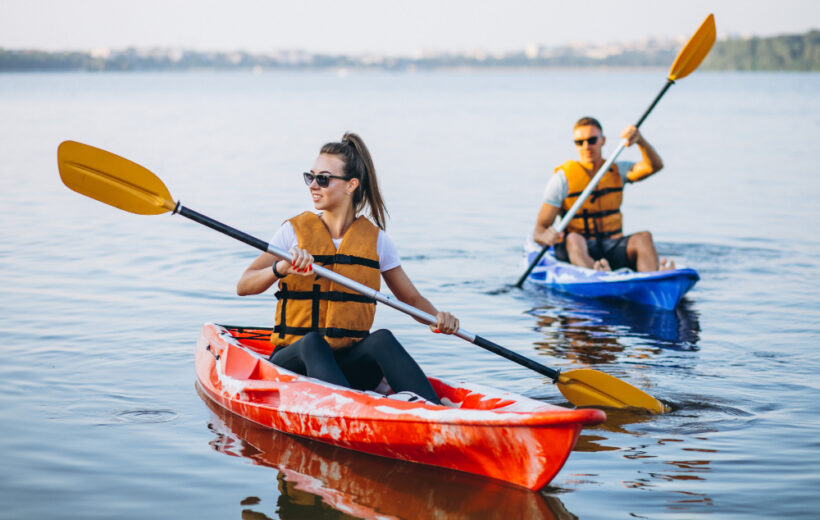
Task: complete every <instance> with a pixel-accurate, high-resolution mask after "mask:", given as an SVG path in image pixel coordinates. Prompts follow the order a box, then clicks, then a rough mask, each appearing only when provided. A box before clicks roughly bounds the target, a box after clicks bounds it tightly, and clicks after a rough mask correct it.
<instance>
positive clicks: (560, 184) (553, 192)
mask: <svg viewBox="0 0 820 520" xmlns="http://www.w3.org/2000/svg"><path fill="white" fill-rule="evenodd" d="M615 164H616V165H617V166H618V173H619V174H620V175H621V180H623V181H624V182H626V181H627V179H626V176H627V175H628V174H629V170H631V169H632V167H633V166H635V163H634V162H632V161H616V162H615ZM596 173H597V172H596ZM567 195H569V182H567V174H566V173H564V170H559V171H558V172H556V173H555V174H554V175H551V176H550V180H549V181H547V186H546V187H545V188H544V204H549V205H550V206H555V207H556V208H560V207H561V206H562V205H563V204H564V199H565V198H567Z"/></svg>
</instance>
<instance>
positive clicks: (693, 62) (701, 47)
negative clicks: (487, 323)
mask: <svg viewBox="0 0 820 520" xmlns="http://www.w3.org/2000/svg"><path fill="white" fill-rule="evenodd" d="M714 43H715V17H714V15H711V14H710V15H709V16H707V17H706V19H705V20H704V21H703V23H702V24H700V27H699V28H698V30H697V31H695V34H693V35H692V37H691V38H689V41H688V42H686V45H684V46H683V49H681V50H680V52H679V53H678V56H677V58H675V61H674V63H672V68H671V69H669V77H668V78H667V79H666V85H664V87H663V88H662V89H661V91H660V92H659V93H658V95H657V96H655V100H654V101H652V104H651V105H649V108H647V109H646V111H645V112H644V113H643V115H642V116H641V118H640V119H638V122H637V123H635V127H636V128H639V127H640V126H641V124H642V123H643V122H644V119H646V117H647V116H648V115H649V113H650V112H652V109H653V108H655V105H657V104H658V101H660V100H661V98H662V97H663V95H664V94H666V91H667V90H669V87H671V86H672V85H673V84H674V83H675V80H678V79H682V78H685V77H686V76H688V75H689V74H691V73H692V71H694V70H695V69H696V68H698V65H700V62H702V61H703V58H705V57H706V55H707V54H709V51H710V50H711V49H712V45H714ZM627 144H629V142H628V141H627V140H626V139H624V140H623V141H621V144H620V145H618V148H617V149H615V153H613V154H612V156H611V157H610V158H609V159H608V160H607V161H606V162H605V163H604V165H603V166H601V168H600V169H599V170H598V173H596V174H595V176H594V177H593V178H592V180H590V181H589V184H587V187H586V188H585V189H584V191H582V192H581V194H580V195H579V196H578V198H577V199H576V200H575V203H574V204H573V205H572V207H570V208H569V211H567V213H566V214H565V215H564V217H563V218H562V219H561V222H560V223H559V224H558V225H557V226H555V231H556V232H557V233H560V232H562V231H563V230H564V229H565V228H566V227H567V225H569V222H570V220H572V217H574V216H575V214H576V213H577V212H578V210H579V209H580V208H581V206H582V205H583V204H584V202H585V201H586V200H587V197H589V194H590V193H591V192H592V190H594V189H595V186H597V185H598V181H600V180H601V177H603V176H604V174H605V173H606V172H608V171H609V168H610V166H612V163H613V162H615V159H617V158H618V156H619V155H620V154H621V152H622V151H623V150H624V148H626V145H627ZM549 248H550V246H549V245H545V246H544V247H542V248H541V251H540V252H539V253H538V255H537V256H536V257H535V259H534V260H533V261H532V262H530V265H529V267H527V270H526V271H525V272H524V274H522V275H521V278H519V279H518V282H516V284H515V286H516V287H521V285H522V284H523V283H524V281H525V280H526V279H527V277H528V276H529V275H530V273H531V272H532V270H533V269H534V268H535V266H536V265H537V264H538V262H539V261H540V260H541V257H543V256H544V254H545V253H546V252H547V250H548V249H549Z"/></svg>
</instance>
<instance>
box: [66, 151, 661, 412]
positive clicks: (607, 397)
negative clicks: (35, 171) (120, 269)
mask: <svg viewBox="0 0 820 520" xmlns="http://www.w3.org/2000/svg"><path fill="white" fill-rule="evenodd" d="M57 162H58V166H59V169H60V177H61V178H62V180H63V183H65V185H66V186H68V187H69V188H71V189H72V190H74V191H76V192H77V193H80V194H82V195H86V196H88V197H91V198H92V199H96V200H98V201H100V202H104V203H106V204H109V205H111V206H114V207H116V208H119V209H122V210H125V211H129V212H131V213H136V214H139V215H158V214H161V213H167V212H169V211H170V212H172V213H178V214H180V215H182V216H183V217H187V218H189V219H191V220H193V221H194V222H198V223H200V224H203V225H205V226H208V227H209V228H211V229H215V230H216V231H219V232H221V233H224V234H226V235H228V236H230V237H233V238H235V239H237V240H240V241H242V242H245V243H246V244H248V245H250V246H253V247H255V248H257V249H259V250H261V251H266V252H268V253H271V254H273V255H275V256H278V257H280V258H284V259H285V260H292V258H291V255H290V253H288V252H287V251H283V250H281V249H279V248H276V247H274V246H272V245H271V244H269V243H267V242H265V241H263V240H260V239H258V238H255V237H253V236H251V235H248V234H247V233H243V232H242V231H239V230H237V229H234V228H232V227H230V226H227V225H225V224H222V223H221V222H217V221H216V220H213V219H211V218H209V217H206V216H205V215H202V214H201V213H197V212H196V211H193V210H191V209H189V208H186V207H185V206H183V205H182V204H181V203H179V202H174V200H173V199H172V198H171V194H170V193H169V192H168V188H166V187H165V184H163V182H162V181H161V180H160V179H159V178H158V177H157V176H156V175H154V174H153V173H151V172H150V171H149V170H147V169H146V168H144V167H142V166H140V165H139V164H136V163H134V162H132V161H129V160H128V159H124V158H122V157H120V156H118V155H114V154H113V153H110V152H107V151H105V150H101V149H99V148H95V147H93V146H89V145H86V144H82V143H77V142H75V141H65V142H63V143H62V144H60V146H59V148H58V150H57ZM313 271H314V272H315V273H316V274H317V275H319V276H323V277H325V278H327V279H329V280H332V281H334V282H336V283H338V284H341V285H343V286H345V287H347V288H348V289H351V290H353V291H356V292H358V293H360V294H363V295H365V296H368V297H370V298H373V299H374V300H376V301H379V302H381V303H383V304H385V305H388V306H390V307H393V308H394V309H398V310H400V311H402V312H404V313H406V314H409V315H410V316H413V317H414V318H417V319H418V320H420V321H422V322H424V323H428V324H430V323H435V322H436V318H435V317H434V316H432V315H430V314H428V313H426V312H424V311H421V310H419V309H416V308H415V307H412V306H410V305H407V304H406V303H404V302H401V301H398V300H396V299H394V298H392V297H390V296H387V295H385V294H382V293H380V292H378V291H376V290H374V289H371V288H370V287H367V286H366V285H362V284H360V283H358V282H355V281H353V280H350V279H348V278H345V277H344V276H341V275H339V274H337V273H336V272H334V271H331V270H329V269H327V268H324V267H322V266H320V265H316V264H313ZM456 335H457V336H458V337H460V338H462V339H465V340H467V341H469V342H470V343H473V344H475V345H478V346H479V347H483V348H485V349H487V350H489V351H490V352H493V353H495V354H498V355H500V356H503V357H505V358H507V359H509V360H511V361H515V362H516V363H518V364H520V365H523V366H525V367H527V368H530V369H532V370H535V371H536V372H538V373H540V374H544V375H546V376H548V377H549V378H551V379H552V380H553V382H554V383H556V384H557V385H558V389H559V390H560V391H561V393H562V394H564V396H565V397H566V398H567V400H569V401H570V402H571V403H573V404H575V405H576V406H608V407H613V408H623V407H631V408H643V409H646V410H648V411H650V412H652V413H662V412H664V411H665V410H666V407H665V406H664V405H663V403H661V402H660V401H658V400H657V399H655V398H654V397H652V396H650V395H649V394H647V393H645V392H643V391H641V390H639V389H637V388H635V387H633V386H631V385H629V384H627V383H625V382H623V381H621V380H620V379H617V378H615V377H613V376H610V375H608V374H605V373H603V372H598V371H596V370H589V369H580V370H569V371H567V372H564V373H561V372H560V371H558V370H555V369H552V368H548V367H545V366H543V365H541V364H539V363H536V362H535V361H533V360H531V359H529V358H527V357H525V356H522V355H520V354H518V353H516V352H513V351H511V350H508V349H506V348H504V347H502V346H500V345H497V344H495V343H493V342H492V341H489V340H487V339H484V338H482V337H481V336H476V335H475V334H472V333H470V332H467V331H466V330H464V329H459V331H458V332H457V333H456Z"/></svg>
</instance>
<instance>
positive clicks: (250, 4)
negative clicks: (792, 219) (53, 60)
mask: <svg viewBox="0 0 820 520" xmlns="http://www.w3.org/2000/svg"><path fill="white" fill-rule="evenodd" d="M710 12H711V13H714V14H715V21H716V25H717V31H718V38H719V39H720V38H725V37H728V36H751V35H755V36H772V35H778V34H798V33H804V32H806V31H808V30H810V29H818V28H820V1H819V0H778V1H777V2H772V1H771V0H686V1H675V2H672V1H668V0H666V1H665V0H580V1H573V0H557V1H553V0H540V1H538V0H504V1H498V0H493V1H481V0H472V1H468V0H450V1H445V0H440V1H434V0H402V1H393V0H336V1H332V0H314V1H311V0H301V1H300V0H288V1H279V0H231V1H227V0H226V1H215V0H139V1H134V0H129V1H123V0H62V1H51V0H0V48H5V49H37V50H47V51H55V50H92V49H95V48H109V49H121V48H126V47H138V48H156V47H164V48H178V49H191V50H204V51H248V52H267V51H276V50H294V49H299V50H306V51H310V52H317V53H329V54H368V53H374V54H382V55H413V54H418V53H420V52H424V51H451V52H463V51H471V50H483V51H487V52H506V51H514V50H522V49H524V48H526V47H527V46H529V45H533V44H535V45H544V46H559V45H565V44H569V43H591V44H603V43H614V42H627V41H639V40H642V39H645V38H688V37H689V36H691V35H692V34H693V33H694V31H695V30H696V29H697V27H698V26H699V25H700V23H701V21H703V19H704V18H705V17H706V15H708V14H709V13H710Z"/></svg>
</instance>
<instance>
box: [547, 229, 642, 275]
mask: <svg viewBox="0 0 820 520" xmlns="http://www.w3.org/2000/svg"><path fill="white" fill-rule="evenodd" d="M630 236H632V235H629V236H623V237H620V238H602V239H600V240H598V239H595V238H590V239H588V240H587V248H588V249H589V256H591V257H592V259H593V260H600V259H601V258H606V260H607V262H609V267H611V268H612V270H613V271H614V270H615V269H620V268H622V267H628V268H630V269H635V266H634V265H632V264H630V262H629V258H628V257H627V254H626V243H627V242H629V237H630ZM555 258H557V259H558V260H561V261H562V262H569V255H567V243H566V241H564V242H561V243H558V244H555Z"/></svg>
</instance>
